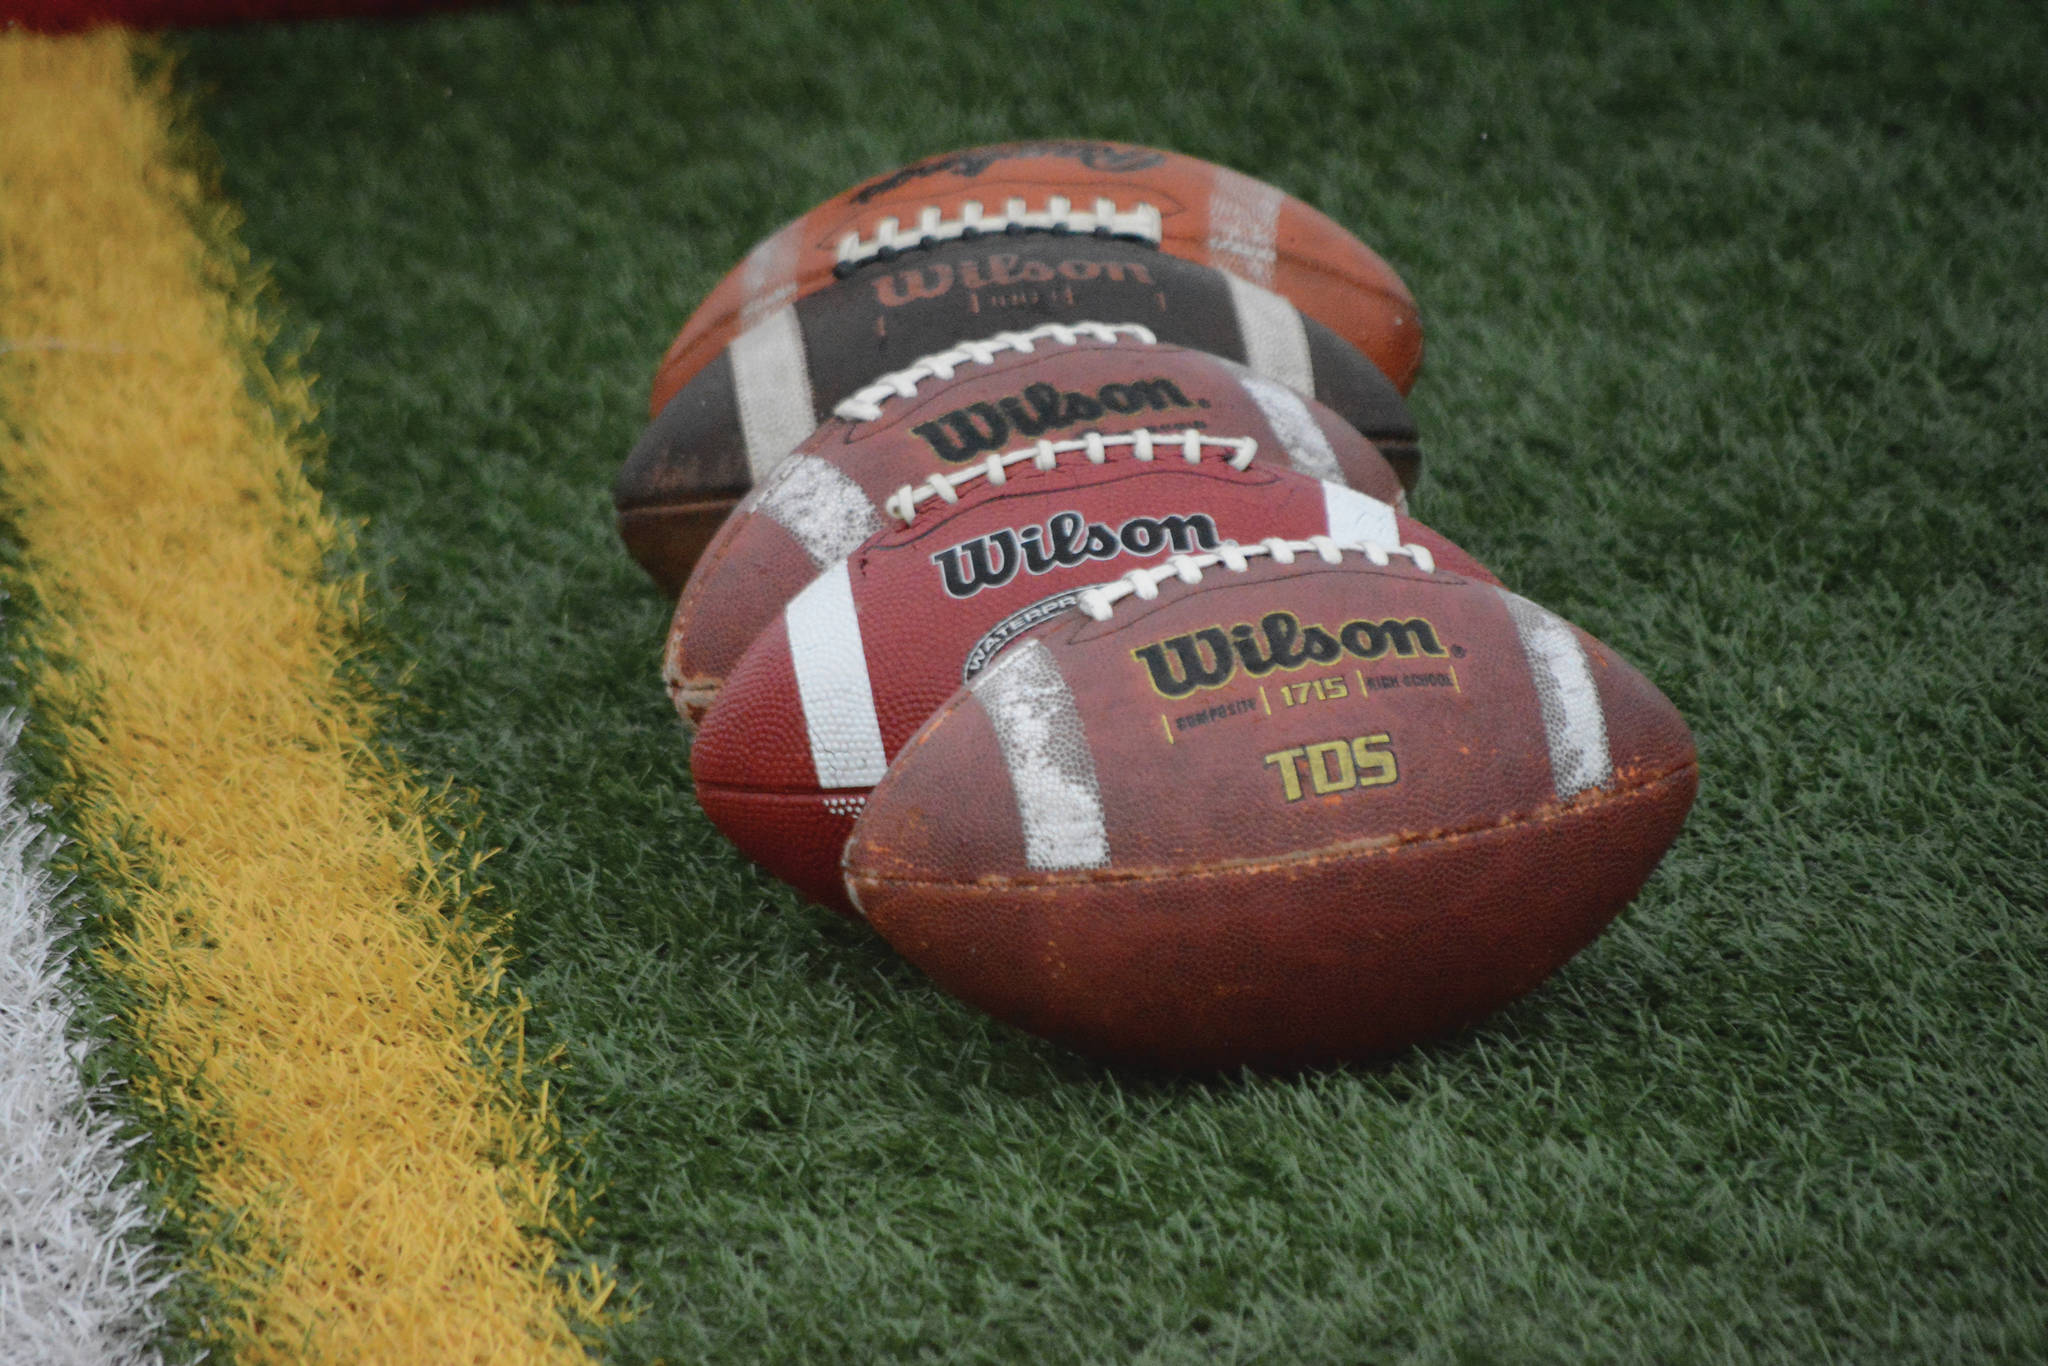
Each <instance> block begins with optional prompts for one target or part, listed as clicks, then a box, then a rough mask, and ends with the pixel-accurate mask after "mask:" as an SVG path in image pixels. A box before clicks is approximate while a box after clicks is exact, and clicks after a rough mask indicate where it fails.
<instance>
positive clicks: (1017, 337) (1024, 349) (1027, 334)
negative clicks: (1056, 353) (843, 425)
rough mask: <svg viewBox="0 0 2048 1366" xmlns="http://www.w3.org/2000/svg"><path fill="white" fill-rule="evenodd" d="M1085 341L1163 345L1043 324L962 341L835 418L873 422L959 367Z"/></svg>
mask: <svg viewBox="0 0 2048 1366" xmlns="http://www.w3.org/2000/svg"><path fill="white" fill-rule="evenodd" d="M1083 338H1086V339H1088V340H1089V341H1099V342H1107V343H1109V344H1111V345H1115V344H1117V343H1120V342H1124V341H1134V342H1138V343H1140V344H1142V345H1145V346H1152V345H1156V344H1157V343H1158V341H1159V338H1158V337H1157V336H1155V335H1154V334H1153V332H1152V329H1151V328H1149V327H1144V326H1142V325H1140V324H1138V323H1041V324H1039V325H1038V326H1037V327H1033V328H1030V329H1028V330H1026V331H1023V332H998V333H996V334H995V335H994V336H993V337H984V338H982V339H981V340H980V341H968V342H961V343H960V344H959V345H958V346H952V347H948V348H947V349H946V350H944V351H934V352H933V353H932V354H931V355H929V356H920V357H918V358H917V359H916V360H914V361H912V362H911V363H910V364H908V365H906V366H904V367H903V368H902V369H901V370H892V371H891V372H889V373H888V374H886V375H883V376H882V377H881V378H879V379H877V380H875V381H874V382H873V383H871V384H866V385H863V386H861V387H860V388H858V389H856V390H854V391H853V392H852V393H851V394H848V395H847V396H846V397H845V398H843V399H841V400H839V402H838V404H837V405H835V406H834V407H833V409H832V416H834V417H836V418H839V419H841V420H843V421H846V422H873V421H876V420H877V419H879V418H880V417H881V416H882V405H883V404H884V403H886V402H887V401H888V400H890V399H892V398H916V397H917V386H918V385H920V384H922V383H924V382H925V381H926V380H928V379H936V380H942V381H944V380H950V379H952V378H953V372H954V371H955V370H957V369H959V368H960V367H961V366H963V365H992V364H994V363H995V360H996V357H998V356H1000V355H1002V354H1003V353H1005V352H1008V351H1016V352H1019V353H1021V354H1023V355H1027V356H1028V355H1030V354H1031V353H1032V352H1033V351H1035V350H1037V349H1038V343H1040V342H1051V343H1053V344H1054V345H1057V346H1075V345H1078V344H1079V343H1080V341H1081V340H1082V339H1083Z"/></svg>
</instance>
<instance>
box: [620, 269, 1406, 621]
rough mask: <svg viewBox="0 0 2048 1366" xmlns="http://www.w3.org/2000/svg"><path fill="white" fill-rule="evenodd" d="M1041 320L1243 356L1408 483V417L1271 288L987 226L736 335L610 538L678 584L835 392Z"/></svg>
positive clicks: (646, 464)
mask: <svg viewBox="0 0 2048 1366" xmlns="http://www.w3.org/2000/svg"><path fill="white" fill-rule="evenodd" d="M1049 322H1057V323H1068V324H1073V323H1081V322H1098V323H1107V324H1115V323H1136V324H1139V325H1141V326H1143V327H1146V328H1148V329H1150V331H1151V332H1152V333H1153V334H1154V335H1155V336H1156V337H1157V338H1158V339H1159V340H1160V341H1163V342H1170V343H1173V344H1174V345H1178V346H1186V347H1190V348H1192V349H1194V350H1198V351H1208V352H1211V353H1213V354H1215V355H1219V356H1222V357H1225V358H1226V359H1229V360H1234V361H1238V362H1241V363H1243V364H1245V365H1248V366H1249V367H1250V368H1251V369H1252V370H1254V371H1256V372H1258V373H1259V374H1261V375H1264V376H1266V377H1267V378H1269V379H1274V380H1278V381H1279V382H1281V383H1282V384H1285V385H1288V386H1289V387H1290V388H1293V389H1295V390H1297V391H1299V392H1301V393H1304V394H1309V395H1312V396H1313V397H1315V398H1316V399H1318V400H1320V401H1321V402H1322V403H1324V404H1325V405H1326V406H1328V407H1329V408H1331V409H1332V410H1334V411H1335V412H1336V413H1337V415H1338V416H1339V417H1341V418H1343V419H1344V420H1345V421H1346V422H1348V423H1350V424H1351V426H1352V427H1354V428H1355V429H1357V430H1358V431H1359V432H1360V433H1362V434H1363V435H1364V436H1365V437H1366V438H1367V439H1369V440H1370V441H1372V442H1373V444H1374V445H1376V446H1377V447H1379V450H1380V453H1381V454H1382V455H1384V456H1385V457H1386V458H1387V460H1388V461H1389V462H1390V463H1392V465H1393V466H1394V468H1395V470H1396V471H1397V472H1399V473H1400V475H1401V478H1402V482H1403V483H1404V484H1406V485H1407V486H1408V487H1410V488H1413V487H1414V482H1415V476H1416V473H1417V470H1418V468H1419V460H1420V456H1419V454H1418V450H1417V446H1416V430H1415V419H1414V416H1413V414H1411V413H1410V412H1409V410H1408V405H1407V403H1406V402H1405V401H1404V400H1403V399H1402V397H1401V395H1400V394H1399V393H1398V392H1397V391H1396V390H1395V388H1394V386H1393V383H1392V382H1391V381H1389V380H1388V379H1387V377H1386V376H1385V375H1383V374H1381V373H1380V371H1379V370H1378V369H1377V368H1376V367H1375V366H1374V365H1373V363H1372V362H1371V361H1369V360H1367V359H1366V358H1365V356H1364V355H1362V354H1361V353H1360V352H1359V351H1358V350H1357V349H1356V348H1354V347H1352V346H1351V345H1349V344H1348V343H1346V342H1344V341H1342V340H1340V339H1339V338H1338V337H1337V336H1336V335H1335V334H1334V333H1332V332H1331V331H1330V330H1329V329H1328V328H1326V327H1324V326H1323V325H1322V324H1320V323H1317V322H1314V321H1312V320H1310V319H1307V318H1304V317H1303V316H1302V315H1301V314H1300V313H1299V312H1297V311H1296V309H1295V307H1294V305H1292V304H1290V303H1288V302H1287V301H1286V300H1285V299H1283V298H1281V297H1280V296H1279V295H1277V294H1274V293H1272V292H1271V291H1269V290H1266V289H1262V288H1260V287H1259V286H1257V285H1254V284H1250V283H1248V282H1246V281H1244V280H1242V279H1239V278H1238V277H1237V276H1234V275H1226V274H1224V273H1223V272H1221V271H1216V270H1211V269H1209V268H1208V267H1206V266H1198V265H1195V264H1193V263H1191V262H1187V261H1183V260H1181V259H1179V258H1178V257H1175V256H1169V255H1167V254H1165V253H1163V252H1160V251H1157V250H1154V249H1152V248H1150V247H1144V246H1137V245H1133V244H1131V243H1128V242H1117V241H1106V240H1101V239H1097V238H1092V237H1050V236H1024V237H1019V238H1016V239H1010V238H1002V237H999V238H993V239H983V240H978V241H967V242H953V243H949V244H946V245H943V246H937V247H932V248H929V249H923V250H918V251H912V252H906V253H904V254H903V255H901V256H899V257H897V258H896V259H895V260H893V261H891V262H889V263H887V264H886V265H878V266H876V267H875V268H874V269H872V270H867V271H863V272H861V273H860V274H859V275H857V276H855V277H854V278H852V279H850V280H846V281H843V282H841V283H839V284H836V285H834V286H832V287H830V288H828V289H823V290H820V291H818V292H817V293H815V294H811V295H809V296H807V297H805V298H803V299H801V300H798V301H797V302H796V303H794V304H792V305H790V306H789V307H788V308H786V309H782V310H779V311H777V312H775V313H773V314H770V315H769V316H767V317H765V318H763V319H762V320H760V321H759V322H757V323H755V324H754V325H753V326H751V327H749V328H747V329H746V330H745V331H743V332H741V333H740V334H739V335H738V336H737V337H736V338H734V340H733V342H732V344H731V345H730V346H729V347H727V348H726V349H725V350H724V351H723V352H721V353H720V354H719V356H718V358H717V359H716V360H714V361H712V362H711V363H710V364H709V365H707V366H705V367H704V368H703V369H702V370H701V371H699V372H698V374H697V375H696V377H695V378H693V379H692V380H691V381H690V382H689V383H688V384H686V385H684V386H683V387H682V389H680V390H679V391H678V392H677V393H676V394H675V396H674V397H673V398H671V399H670V400H669V401H668V403H667V404H666V405H665V406H664V407H663V408H662V410H661V412H660V414H659V415H658V416H657V417H656V418H655V420H654V422H653V424H652V425H650V426H649V427H648V428H647V430H646V432H645V433H643V434H642V436H641V438H640V440H639V442H638V443H637V444H636V445H635V446H634V448H633V451H632V453H631V454H630V455H629V456H628V457H627V459H626V463H625V465H624V467H623V468H622V469H621V470H620V471H619V475H618V478H617V480H616V481H615V483H614V484H613V488H612V501H613V505H614V506H615V507H616V509H617V511H618V518H619V534H620V536H621V537H622V538H623V539H624V541H625V543H626V546H627V549H628V550H630V551H631V552H632V553H633V555H634V558H635V559H637V560H639V561H640V562H641V563H642V565H644V566H646V567H648V569H649V571H650V573H651V574H652V575H653V577H655V579H656V580H657V582H662V583H666V584H674V583H679V582H680V580H681V578H682V577H684V576H685V575H686V574H687V570H688V567H689V565H690V564H691V563H693V562H694V560H695V558H696V555H697V554H698V553H700V552H701V550H702V548H703V546H704V545H705V543H706V542H708V541H709V540H710V538H711V536H712V534H713V533H714V532H715V531H716V529H717V525H718V523H719V522H720V521H721V520H723V518H724V516H725V514H726V513H727V512H729V511H730V510H731V509H732V506H733V504H734V503H736V502H738V500H739V499H740V497H741V496H742V495H744V494H745V493H746V491H747V490H748V489H749V488H751V487H752V486H753V485H755V484H758V483H760V482H761V481H762V480H764V479H765V478H766V477H767V476H768V475H769V474H770V473H772V472H773V471H774V470H775V468H776V467H777V466H779V465H780V464H781V463H782V461H783V460H784V459H785V458H786V457H787V456H788V455H789V453H790V452H791V451H793V450H795V449H796V447H797V446H798V445H799V444H800V443H802V442H803V440H804V439H805V438H806V437H808V436H810V435H811V433H812V432H813V431H814V430H815V429H816V428H817V426H818V424H819V423H820V422H822V421H824V420H825V419H826V418H827V417H828V416H830V415H831V413H832V410H833V408H834V406H835V405H836V404H838V403H839V402H840V400H842V399H844V398H846V397H847V396H848V395H850V394H852V393H854V392H855V391H856V390H858V389H860V388H861V387H862V386H863V385H866V384H868V383H870V382H871V381H873V380H875V379H876V378H877V377H879V376H882V375H886V374H889V373H891V372H894V371H899V370H902V369H904V368H905V367H906V366H909V365H910V364H911V363H912V362H914V361H916V360H917V359H919V358H920V357H923V356H927V355H930V354H932V353H934V352H938V351H943V350H945V349H946V348H948V347H952V346H955V345H958V344H959V343H961V342H963V341H966V340H969V339H972V338H976V337H987V336H990V335H991V334H993V333H996V332H1001V331H1006V330H1007V331H1016V330H1024V329H1029V328H1032V327H1035V326H1037V325H1039V324H1041V323H1049ZM679 568H680V569H681V570H682V571H683V573H681V574H679V573H678V572H677V570H678V569H679ZM671 591H673V589H671Z"/></svg>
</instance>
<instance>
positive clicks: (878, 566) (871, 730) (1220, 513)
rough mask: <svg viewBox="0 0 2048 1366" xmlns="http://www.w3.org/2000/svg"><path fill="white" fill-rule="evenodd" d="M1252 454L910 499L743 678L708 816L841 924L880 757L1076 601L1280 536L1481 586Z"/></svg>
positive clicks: (719, 749)
mask: <svg viewBox="0 0 2048 1366" xmlns="http://www.w3.org/2000/svg"><path fill="white" fill-rule="evenodd" d="M1248 445H1249V443H1246V442H1244V441H1243V440H1242V439H1238V438H1227V437H1215V436H1210V437H1204V436H1202V435H1200V434H1199V433H1189V434H1188V435H1187V436H1185V437H1182V438H1167V437H1159V438H1154V437H1152V436H1151V435H1150V434H1149V433H1147V432H1145V431H1143V430H1140V431H1138V432H1135V433H1132V434H1130V435H1128V436H1109V437H1103V436H1098V435H1094V434H1089V435H1086V436H1084V437H1082V438H1079V439H1076V440H1071V441H1062V442H1048V443H1046V444H1045V445H1044V446H1043V447H1041V448H1039V450H1038V451H1037V452H1034V451H1033V449H1032V448H1029V447H1027V448H1025V449H1023V450H1021V451H1019V452H1017V453H1016V454H1015V455H1013V456H1010V457H996V456H991V457H988V458H987V459H985V460H983V461H981V462H978V463H976V464H974V465H969V466H967V467H966V468H965V469H963V470H960V471H957V472H955V473H952V474H947V475H938V476H934V477H933V479H931V480H930V481H928V482H927V483H926V484H925V485H924V486H921V487H919V488H917V489H914V490H908V491H906V492H907V495H908V496H907V497H906V498H903V499H899V500H897V503H898V506H897V509H896V511H897V514H898V515H897V516H896V517H895V518H894V519H893V520H894V522H895V525H894V526H893V527H892V528H891V529H889V530H886V531H884V532H882V533H881V534H879V535H877V536H875V537H873V538H871V539H870V540H868V541H867V542H865V543H864V544H863V545H862V546H861V547H860V548H859V549H858V550H856V551H855V552H854V553H853V554H852V555H851V556H849V557H848V558H847V559H845V560H842V561H840V562H838V563H837V564H834V565H832V566H830V567H829V568H827V569H826V570H825V571H824V572H823V573H821V574H819V575H818V577H817V578H816V579H814V580H813V581H812V582H811V584H810V585H809V586H808V587H806V588H805V589H804V590H803V591H802V592H800V593H798V594H797V595H796V596H795V597H793V598H792V599H791V600H790V602H789V604H788V605H787V606H786V607H785V608H784V609H783V610H782V612H781V613H780V614H779V615H778V616H777V618H776V619H775V620H774V621H773V622H772V623H771V624H770V625H769V626H768V628H767V629H766V630H764V631H763V632H762V633H761V634H760V636H759V637H758V638H757V639H756V640H755V641H754V643H753V644H752V645H751V646H750V647H748V649H747V651H746V653H745V654H744V655H742V656H741V657H740V660H739V662H738V663H737V664H736V665H734V667H733V670H732V673H731V675H730V676H729V678H728V679H727V682H726V685H725V687H724V688H723V690H722V691H721V692H720V694H719V697H718V700H717V702H716V703H715V704H714V705H713V706H712V708H711V710H710V712H709V713H708V714H707V715H706V716H705V718H704V724H703V727H702V729H701V730H700V731H699V732H698V735H697V741H696V745H695V747H694V748H693V750H692V752H691V756H690V771H691V773H692V775H693V776H694V777H695V778H696V784H697V801H698V804H699V805H700V806H701V807H702V808H703V810H704V814H705V815H707V816H709V817H710V818H711V820H712V822H713V823H714V824H716V825H717V826H718V828H719V829H721V830H723V831H724V832H725V833H726V835H727V836H728V837H729V838H730V839H731V840H732V841H733V843H734V844H737V845H738V846H739V847H740V851H741V852H742V853H744V854H746V855H747V856H748V857H749V858H751V859H753V860H755V861H756V862H757V863H759V864H761V865H762V866H763V867H764V868H766V869H768V871H769V872H771V873H774V874H775V875H776V876H777V877H780V878H782V879H783V880H784V881H786V882H789V883H790V884H792V885H793V886H795V887H796V888H798V889H799V890H800V891H802V892H803V893H804V894H805V895H807V896H810V897H812V898H814V899H816V900H818V901H822V902H824V903H826V904H828V905H832V906H836V907H838V908H840V909H842V910H843V909H847V908H848V907H847V902H846V898H845V892H844V888H843V885H842V883H841V881H840V876H839V855H840V851H841V848H842V846H844V844H845V843H846V837H847V835H848V834H849V833H851V831H852V829H853V820H854V817H855V815H856V814H858V812H859V810H860V806H861V802H862V800H863V799H864V798H865V797H866V795H867V790H868V788H869V787H870V786H872V785H873V784H874V783H875V781H876V780H877V779H879V778H880V777H881V776H882V771H883V769H884V768H885V767H886V766H887V764H888V761H889V759H890V757H891V756H893V755H894V754H895V753H896V751H897V750H898V749H900V748H901V747H902V745H903V743H904V741H906V740H908V739H909V738H910V734H911V732H912V731H914V730H916V729H917V727H918V726H919V725H920V724H922V723H923V721H924V719H925V717H927V716H928V715H930V714H931V712H932V710H933V709H934V708H935V707H937V706H939V705H940V704H941V703H942V702H944V701H945V700H946V699H947V698H948V697H950V696H952V694H953V690H954V689H955V688H957V687H959V686H960V683H961V681H962V680H963V678H970V677H972V676H973V675H974V674H975V673H976V672H978V671H979V670H980V669H981V668H983V667H984V666H985V665H986V664H987V663H988V661H989V660H991V659H993V658H995V657H996V656H997V655H998V654H1000V653H1001V651H1002V650H1003V649H1004V648H1005V646H1007V645H1008V644H1009V642H1010V641H1012V640H1013V639H1015V638H1016V637H1017V636H1019V635H1021V634H1023V633H1024V632H1025V631H1027V630H1029V629H1030V628H1031V627H1032V626H1034V625H1036V624H1037V623H1039V622H1041V621H1044V620H1045V619H1046V618H1048V617H1049V616H1053V615H1056V614H1058V613H1060V612H1062V611H1064V610H1065V609H1066V608H1067V607H1068V605H1069V604H1070V603H1071V602H1072V601H1073V600H1074V597H1075V594H1076V593H1077V592H1079V591H1080V590H1081V589H1083V588H1087V587H1089V586H1091V585H1094V584H1099V583H1101V582H1103V581H1104V580H1105V579H1111V578H1114V577H1115V576H1116V574H1117V572H1118V571H1119V570H1120V569H1122V568H1124V567H1125V566H1127V565H1131V564H1142V563H1145V562H1147V561H1153V562H1156V561H1158V560H1160V559H1162V558H1164V557H1165V556H1167V555H1169V554H1171V553H1173V552H1176V551H1188V550H1200V549H1203V548H1206V547H1215V546H1218V545H1221V544H1222V543H1223V542H1225V541H1228V540H1240V541H1255V540H1257V539H1259V538H1261V537H1264V536H1274V535H1277V536H1306V535H1317V534H1334V535H1337V536H1340V537H1343V538H1346V539H1348V540H1358V541H1365V542H1370V543H1373V544H1376V545H1383V546H1392V545H1400V544H1407V545H1410V546H1414V547H1417V548H1416V549H1415V550H1414V551H1413V552H1412V553H1414V554H1417V555H1422V556H1424V557H1425V558H1433V559H1434V560H1435V561H1437V562H1439V563H1441V564H1442V565H1444V566H1446V567H1455V568H1457V569H1459V570H1462V571H1463V572H1465V573H1467V574H1475V575H1483V574H1485V573H1486V571H1485V570H1484V569H1482V568H1480V567H1479V566H1478V565H1477V564H1476V563H1474V562H1473V561H1472V559H1471V558H1470V557H1469V556H1467V555H1465V554H1464V552H1463V551H1461V550H1459V549H1458V548H1457V547H1456V546H1454V545H1452V544H1451V543H1450V542H1449V541H1447V540H1445V539H1443V538H1442V537H1441V536H1438V535H1437V534H1436V533H1435V532H1433V531H1431V530H1429V529H1428V528H1427V527H1425V526H1422V525H1421V524H1420V523H1417V522H1414V521H1411V520H1409V519H1408V518H1406V517H1403V516H1401V515H1400V514H1399V513H1397V512H1396V511H1395V510H1394V509H1393V508H1392V507H1391V506H1389V505H1388V504H1386V503H1383V502H1380V501H1378V500H1377V499H1373V498H1368V497H1366V496H1365V495H1364V494H1361V493H1358V492H1357V491H1355V490H1353V489H1347V488H1344V487H1343V486H1341V485H1338V484H1331V483H1325V482H1324V481H1322V480H1319V479H1312V478H1310V477H1308V476H1307V475H1303V474H1297V473H1294V472H1292V471H1290V470H1287V469H1285V468H1281V467H1277V466H1272V467H1269V466H1263V465H1261V464H1260V463H1259V462H1258V460H1257V459H1256V457H1255V456H1252V453H1251V452H1250V451H1249V450H1248ZM1248 456H1250V457H1251V458H1247V457H1248ZM1191 457H1192V458H1191ZM991 466H996V467H997V468H996V469H995V471H994V473H997V474H999V475H1000V476H1001V479H1000V482H998V481H997V480H996V479H993V478H991V468H990V467H991ZM953 499H957V500H958V501H951V500H953Z"/></svg>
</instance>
